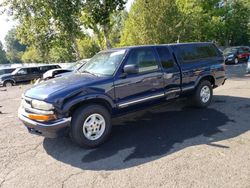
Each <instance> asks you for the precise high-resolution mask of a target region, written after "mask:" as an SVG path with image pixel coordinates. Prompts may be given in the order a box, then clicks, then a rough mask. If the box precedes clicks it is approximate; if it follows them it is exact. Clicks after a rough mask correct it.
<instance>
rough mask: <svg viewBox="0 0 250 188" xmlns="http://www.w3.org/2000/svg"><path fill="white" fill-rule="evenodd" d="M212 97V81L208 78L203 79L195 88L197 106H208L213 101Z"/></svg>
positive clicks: (194, 98)
mask: <svg viewBox="0 0 250 188" xmlns="http://www.w3.org/2000/svg"><path fill="white" fill-rule="evenodd" d="M212 97H213V89H212V85H211V82H209V81H208V80H203V81H201V82H200V84H199V85H198V87H197V88H196V90H195V94H194V95H193V101H194V104H195V106H197V107H201V108H204V107H207V106H208V105H209V104H210V103H211V101H212Z"/></svg>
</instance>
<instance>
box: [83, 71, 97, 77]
mask: <svg viewBox="0 0 250 188" xmlns="http://www.w3.org/2000/svg"><path fill="white" fill-rule="evenodd" d="M81 73H88V74H92V75H94V76H98V75H97V74H95V73H92V72H89V71H86V70H84V71H82V72H81Z"/></svg>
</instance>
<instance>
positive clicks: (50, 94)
mask: <svg viewBox="0 0 250 188" xmlns="http://www.w3.org/2000/svg"><path fill="white" fill-rule="evenodd" d="M104 79H106V77H99V76H95V75H91V74H88V73H84V74H80V73H77V74H70V75H69V76H64V77H59V78H55V79H51V80H48V81H45V82H42V83H40V84H38V85H36V86H34V87H32V88H31V89H28V90H27V91H26V92H25V96H26V97H29V98H33V99H38V100H43V101H47V102H52V103H53V102H55V100H59V99H60V98H65V96H67V95H70V94H71V93H75V92H77V91H78V90H83V89H84V88H85V87H88V85H91V84H93V83H95V82H98V81H102V80H104Z"/></svg>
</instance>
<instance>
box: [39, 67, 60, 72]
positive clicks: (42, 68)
mask: <svg viewBox="0 0 250 188" xmlns="http://www.w3.org/2000/svg"><path fill="white" fill-rule="evenodd" d="M55 68H56V66H54V65H52V66H42V67H40V70H41V72H47V71H48V70H51V69H55Z"/></svg>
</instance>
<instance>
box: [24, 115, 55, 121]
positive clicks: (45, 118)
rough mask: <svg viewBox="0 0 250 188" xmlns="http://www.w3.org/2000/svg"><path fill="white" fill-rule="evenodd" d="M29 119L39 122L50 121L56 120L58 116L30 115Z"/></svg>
mask: <svg viewBox="0 0 250 188" xmlns="http://www.w3.org/2000/svg"><path fill="white" fill-rule="evenodd" d="M28 117H29V118H30V119H32V120H37V121H50V120H54V119H56V116H55V115H53V114H50V115H38V114H29V115H28Z"/></svg>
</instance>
